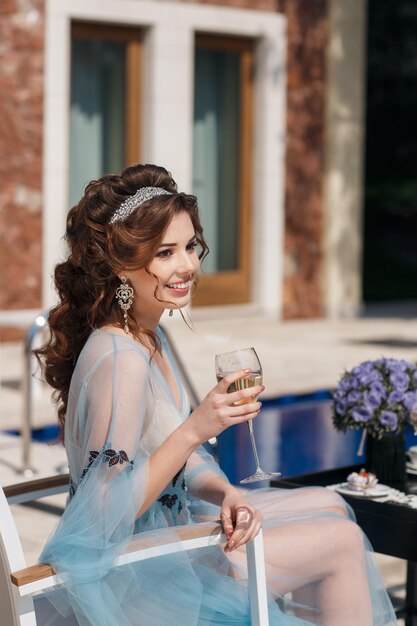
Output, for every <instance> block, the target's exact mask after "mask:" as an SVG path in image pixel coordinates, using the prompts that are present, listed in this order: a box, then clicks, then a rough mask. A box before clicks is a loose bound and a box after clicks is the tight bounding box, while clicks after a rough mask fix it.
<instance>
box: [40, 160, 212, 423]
mask: <svg viewBox="0 0 417 626" xmlns="http://www.w3.org/2000/svg"><path fill="white" fill-rule="evenodd" d="M141 187H161V188H162V189H166V190H167V192H169V193H170V194H172V195H161V196H157V197H154V198H152V199H150V200H147V201H145V202H143V204H141V205H140V208H139V209H138V210H134V211H133V212H132V213H131V214H130V215H129V216H128V217H127V218H126V219H125V220H122V221H117V222H115V223H114V224H112V225H109V221H110V219H111V217H112V215H113V214H114V212H115V211H116V209H117V208H119V207H120V205H121V203H122V202H123V201H124V200H126V199H127V198H129V197H130V196H132V195H134V194H135V193H136V191H137V190H138V189H140V188H141ZM180 212H185V213H187V215H188V216H189V217H190V219H191V222H192V224H193V227H194V230H195V234H196V239H197V242H198V244H199V249H200V251H199V257H200V259H202V258H203V257H204V256H205V255H206V254H207V252H208V247H207V245H206V243H205V241H204V237H203V229H202V227H201V224H200V219H199V215H198V208H197V200H196V198H195V196H192V195H189V194H185V193H179V192H178V189H177V185H176V183H175V181H174V180H173V178H172V176H171V174H170V173H169V172H168V171H167V170H166V169H165V168H163V167H159V166H156V165H149V164H145V165H140V164H138V165H132V166H131V167H128V168H127V169H125V170H124V171H123V172H122V173H121V174H120V175H119V176H116V175H107V176H103V177H102V178H100V179H98V180H93V181H91V182H90V183H89V184H88V185H87V187H86V189H85V193H84V196H83V197H82V198H81V200H80V202H79V203H78V204H77V205H76V206H74V207H73V208H72V209H71V210H70V211H69V213H68V218H67V228H66V234H65V240H66V242H67V244H68V249H69V254H68V258H67V260H66V261H64V262H63V263H59V264H58V265H57V266H56V268H55V274H54V278H55V286H56V290H57V292H58V296H59V302H58V304H57V305H56V306H55V307H54V308H52V309H51V310H50V312H49V318H48V321H49V329H50V338H49V340H48V342H47V343H46V344H45V345H44V346H43V347H42V348H40V349H39V350H36V351H35V354H36V356H37V357H38V359H40V360H41V361H42V362H43V366H44V373H45V379H46V381H47V382H48V383H49V384H50V385H51V386H52V387H53V388H54V390H55V391H54V394H53V397H54V400H55V402H56V404H57V408H58V419H59V421H60V423H61V426H62V427H63V426H64V422H65V413H66V409H67V403H68V392H69V386H70V381H71V377H72V374H73V371H74V368H75V364H76V362H77V359H78V356H79V354H80V352H81V350H82V348H83V346H84V344H85V343H86V341H87V339H88V337H89V335H90V333H91V332H92V331H93V330H94V329H96V328H100V327H102V326H104V325H105V324H114V325H116V326H119V327H120V328H123V325H124V324H123V321H122V317H121V314H120V309H119V306H118V304H117V300H116V298H115V292H116V289H117V287H118V286H119V283H120V279H119V278H118V273H120V272H122V271H123V270H133V269H140V268H145V269H147V268H148V266H149V264H150V262H151V261H152V259H153V258H154V256H155V254H156V252H157V250H158V247H159V245H160V243H161V242H162V238H163V235H164V233H165V231H166V229H167V227H168V226H169V224H170V222H171V219H172V217H173V216H174V215H175V214H177V213H180ZM129 328H130V330H131V332H132V334H133V336H134V337H135V338H136V339H137V340H138V341H141V336H142V337H143V336H144V335H146V336H148V337H149V339H150V341H151V345H152V346H153V348H154V349H160V345H159V341H158V337H157V336H156V334H155V333H153V332H152V331H150V330H147V329H145V328H141V327H139V326H138V325H137V323H136V321H135V319H134V318H133V317H131V316H130V315H129ZM62 432H63V428H62Z"/></svg>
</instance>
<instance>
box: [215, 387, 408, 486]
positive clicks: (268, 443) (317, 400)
mask: <svg viewBox="0 0 417 626" xmlns="http://www.w3.org/2000/svg"><path fill="white" fill-rule="evenodd" d="M254 431H255V438H256V443H257V448H258V453H259V458H260V462H261V465H262V468H263V469H264V470H267V471H271V472H276V471H278V472H281V474H282V477H283V478H284V477H290V476H296V475H297V474H305V473H308V472H318V471H320V470H325V469H331V468H336V467H342V466H343V465H351V464H355V463H361V462H364V461H365V458H364V456H362V457H360V456H357V450H358V447H359V443H360V439H361V436H362V431H356V430H355V431H352V430H350V431H347V432H346V433H340V432H338V431H336V429H335V428H334V426H333V423H332V402H331V393H330V392H329V391H317V392H315V393H313V394H309V395H301V396H283V397H281V398H276V399H274V400H266V401H265V400H263V406H262V410H261V412H260V414H259V415H258V417H257V418H256V419H255V421H254ZM411 445H417V437H415V436H414V435H413V433H412V432H411V430H410V431H409V432H407V441H406V447H407V448H408V447H409V446H411ZM217 453H218V457H219V461H220V465H221V467H222V469H223V470H224V472H225V473H226V474H227V476H228V477H229V479H230V481H231V482H232V483H234V484H237V483H238V482H239V480H240V479H241V478H245V477H246V476H249V475H250V474H252V473H253V472H254V470H255V464H254V460H253V454H252V448H251V444H250V439H249V433H248V429H247V426H246V424H239V425H237V426H235V427H232V428H229V429H228V430H227V431H225V432H224V433H222V434H221V435H220V436H219V437H218V445H217ZM265 485H266V483H265V482H261V483H255V484H254V485H253V487H257V486H265ZM248 486H249V485H248Z"/></svg>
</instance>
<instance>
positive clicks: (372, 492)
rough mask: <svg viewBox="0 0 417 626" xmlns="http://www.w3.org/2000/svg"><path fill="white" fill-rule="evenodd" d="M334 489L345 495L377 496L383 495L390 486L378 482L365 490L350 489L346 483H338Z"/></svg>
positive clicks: (389, 489) (388, 490)
mask: <svg viewBox="0 0 417 626" xmlns="http://www.w3.org/2000/svg"><path fill="white" fill-rule="evenodd" d="M335 489H336V491H338V492H339V493H342V494H344V495H346V496H358V498H379V497H380V496H385V495H386V494H387V493H389V492H390V491H391V489H392V487H389V486H388V485H380V484H379V483H378V484H377V485H376V486H375V487H372V488H371V489H367V490H366V491H355V490H354V489H350V487H349V484H348V483H340V485H338V486H337V487H336V488H335Z"/></svg>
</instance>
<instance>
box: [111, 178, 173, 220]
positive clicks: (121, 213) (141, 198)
mask: <svg viewBox="0 0 417 626" xmlns="http://www.w3.org/2000/svg"><path fill="white" fill-rule="evenodd" d="M156 196H172V193H171V191H167V190H166V189H162V187H141V188H140V189H138V190H137V192H136V193H135V194H134V195H133V196H130V198H128V199H127V200H125V201H124V202H122V204H121V205H120V206H119V208H118V209H116V211H115V212H114V214H113V216H112V217H111V219H110V221H109V224H114V223H115V222H120V221H122V220H125V219H126V218H127V217H129V215H130V214H131V213H133V211H134V210H135V209H137V208H138V207H139V206H140V205H141V204H142V203H143V202H146V200H151V198H155V197H156Z"/></svg>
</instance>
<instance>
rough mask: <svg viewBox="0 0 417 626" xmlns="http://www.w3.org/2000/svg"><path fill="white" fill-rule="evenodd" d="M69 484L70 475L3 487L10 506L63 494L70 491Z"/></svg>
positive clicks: (60, 475)
mask: <svg viewBox="0 0 417 626" xmlns="http://www.w3.org/2000/svg"><path fill="white" fill-rule="evenodd" d="M68 482H69V474H58V475H57V476H48V477H47V478H37V479H36V480H29V481H27V482H24V483H17V484H15V485H8V486H7V487H3V491H4V495H5V496H6V498H7V500H8V502H9V504H20V503H22V502H30V501H31V500H37V499H38V498H44V497H46V496H52V495H54V494H56V493H63V492H65V491H66V490H67V489H68Z"/></svg>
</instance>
